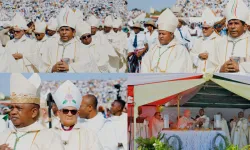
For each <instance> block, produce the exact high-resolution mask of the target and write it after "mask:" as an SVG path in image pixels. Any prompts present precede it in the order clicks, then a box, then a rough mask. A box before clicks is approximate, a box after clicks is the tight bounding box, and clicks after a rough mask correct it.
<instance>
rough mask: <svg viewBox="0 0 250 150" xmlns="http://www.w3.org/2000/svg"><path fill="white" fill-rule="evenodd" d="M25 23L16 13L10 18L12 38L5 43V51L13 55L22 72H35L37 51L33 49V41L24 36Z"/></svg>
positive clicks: (37, 63) (37, 62) (38, 61)
mask: <svg viewBox="0 0 250 150" xmlns="http://www.w3.org/2000/svg"><path fill="white" fill-rule="evenodd" d="M26 24H27V23H26V21H25V19H24V18H23V17H22V16H21V15H20V14H19V13H16V15H15V17H14V18H13V20H12V25H13V32H14V39H12V40H10V41H9V42H8V43H7V45H6V51H7V52H9V53H10V54H11V55H12V56H13V58H14V59H15V60H16V62H17V64H18V65H19V66H20V68H21V70H22V72H37V68H38V66H39V63H40V59H39V53H38V52H37V51H36V50H34V47H35V42H34V41H33V40H31V39H29V38H28V37H26V36H25V31H24V30H27V28H28V27H27V25H26ZM6 65H7V64H6Z"/></svg>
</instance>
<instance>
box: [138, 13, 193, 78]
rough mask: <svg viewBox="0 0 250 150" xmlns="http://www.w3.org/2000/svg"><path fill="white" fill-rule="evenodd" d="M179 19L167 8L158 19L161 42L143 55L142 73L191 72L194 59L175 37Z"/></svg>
mask: <svg viewBox="0 0 250 150" xmlns="http://www.w3.org/2000/svg"><path fill="white" fill-rule="evenodd" d="M177 25H178V19H177V18H176V16H175V15H174V14H173V13H172V12H171V11H170V10H169V9H166V10H165V11H164V12H163V13H162V14H161V15H160V17H159V19H158V26H159V28H158V29H159V31H158V32H159V36H158V38H159V44H156V45H155V46H154V47H153V48H152V49H151V50H149V52H148V53H146V55H145V56H144V57H143V59H142V64H141V72H142V73H190V72H192V71H193V70H192V69H193V68H192V67H193V65H192V60H191V57H190V55H189V53H188V51H187V49H186V48H185V47H184V46H183V45H181V44H180V43H179V42H178V40H176V39H175V36H174V31H175V29H176V27H177Z"/></svg>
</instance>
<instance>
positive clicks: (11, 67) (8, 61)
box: [0, 46, 23, 73]
mask: <svg viewBox="0 0 250 150" xmlns="http://www.w3.org/2000/svg"><path fill="white" fill-rule="evenodd" d="M0 60H1V63H0V72H8V73H21V72H23V71H22V69H21V68H20V66H19V65H18V64H17V62H16V60H15V59H14V58H13V56H12V55H11V54H10V53H9V52H8V51H6V49H5V48H3V47H1V46H0Z"/></svg>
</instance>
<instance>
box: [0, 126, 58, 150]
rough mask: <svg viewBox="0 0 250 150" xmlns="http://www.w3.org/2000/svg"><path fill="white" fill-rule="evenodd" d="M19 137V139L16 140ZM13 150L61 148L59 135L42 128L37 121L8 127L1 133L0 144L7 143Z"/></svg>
mask: <svg viewBox="0 0 250 150" xmlns="http://www.w3.org/2000/svg"><path fill="white" fill-rule="evenodd" d="M17 137H19V140H17ZM16 141H17V143H16V149H15V150H63V145H62V143H61V140H60V137H59V136H57V135H56V134H55V133H54V132H51V131H49V130H47V129H44V127H43V126H41V124H39V123H38V122H35V123H33V124H32V125H30V126H27V127H24V128H13V129H8V130H6V131H4V132H3V133H1V136H0V145H2V144H9V147H10V148H12V149H14V145H15V142H16Z"/></svg>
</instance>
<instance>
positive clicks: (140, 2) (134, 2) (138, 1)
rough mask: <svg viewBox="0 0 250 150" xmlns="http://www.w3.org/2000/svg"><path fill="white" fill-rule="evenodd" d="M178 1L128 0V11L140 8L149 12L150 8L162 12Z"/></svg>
mask: <svg viewBox="0 0 250 150" xmlns="http://www.w3.org/2000/svg"><path fill="white" fill-rule="evenodd" d="M175 3H176V0H128V10H131V9H133V8H139V9H142V10H144V11H147V12H149V10H150V7H153V8H154V9H156V10H161V9H163V8H166V7H172V5H173V4H175Z"/></svg>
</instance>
